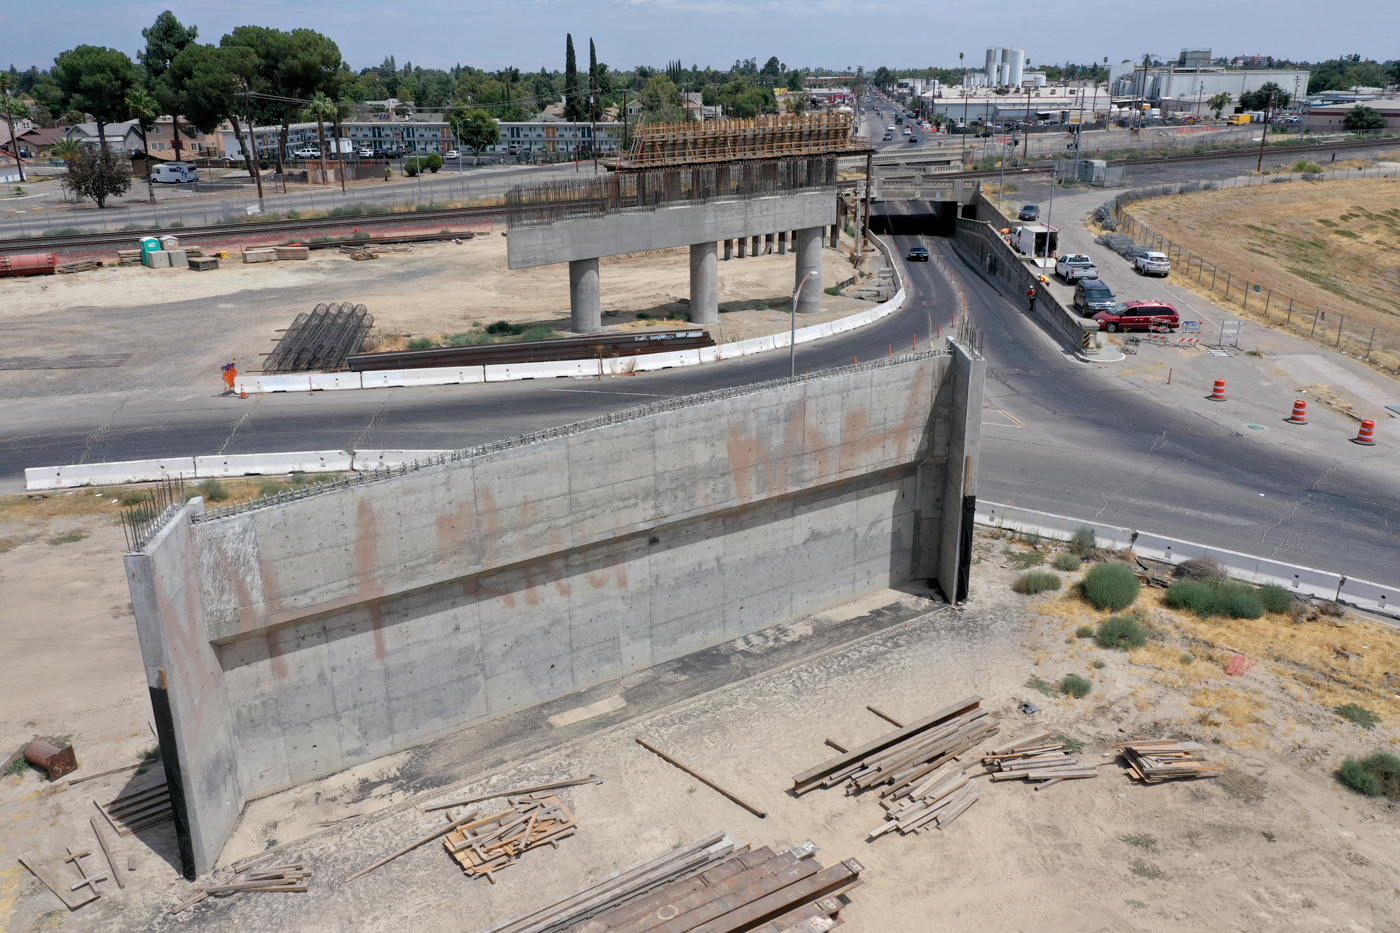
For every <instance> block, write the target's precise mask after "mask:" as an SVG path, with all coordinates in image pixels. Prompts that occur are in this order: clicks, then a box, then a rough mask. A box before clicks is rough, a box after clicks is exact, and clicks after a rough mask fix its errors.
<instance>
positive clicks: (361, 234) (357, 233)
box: [350, 230, 369, 240]
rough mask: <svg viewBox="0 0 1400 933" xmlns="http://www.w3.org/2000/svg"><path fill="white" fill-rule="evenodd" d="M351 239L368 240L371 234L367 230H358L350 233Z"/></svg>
mask: <svg viewBox="0 0 1400 933" xmlns="http://www.w3.org/2000/svg"><path fill="white" fill-rule="evenodd" d="M350 239H352V240H368V239H369V234H368V233H366V232H365V231H363V230H356V231H355V232H354V233H352V234H350Z"/></svg>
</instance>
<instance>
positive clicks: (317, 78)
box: [219, 26, 341, 166]
mask: <svg viewBox="0 0 1400 933" xmlns="http://www.w3.org/2000/svg"><path fill="white" fill-rule="evenodd" d="M219 45H220V46H222V47H225V48H233V47H240V46H241V47H244V48H248V49H251V50H252V51H253V54H254V55H255V56H256V59H257V63H258V84H259V86H258V87H257V88H254V90H255V91H257V92H261V93H265V94H267V95H269V96H271V97H275V98H281V99H280V100H273V101H266V100H264V101H262V102H261V104H260V105H259V106H256V107H254V108H253V118H254V119H255V120H262V121H266V122H276V123H277V124H279V125H280V127H281V131H280V133H279V134H278V147H277V161H278V165H279V166H280V165H281V161H282V154H283V153H284V152H286V150H287V136H288V132H289V127H290V126H291V123H292V120H293V119H295V117H296V116H297V114H298V113H299V112H300V109H301V107H300V106H299V102H300V101H304V100H309V99H310V98H312V97H313V96H315V94H316V92H317V91H324V92H325V93H326V94H327V95H331V96H337V95H338V94H339V90H340V89H339V84H340V80H341V78H340V75H341V57H340V47H339V46H337V45H336V44H335V43H334V42H332V41H331V40H330V39H328V38H326V37H325V36H323V35H321V34H320V33H319V32H316V31H315V30H313V29H293V30H292V31H291V32H282V31H281V30H278V29H269V28H267V27H264V26H239V27H237V28H236V29H234V30H232V31H231V32H230V33H229V34H228V35H226V36H224V37H223V38H222V39H220V40H219Z"/></svg>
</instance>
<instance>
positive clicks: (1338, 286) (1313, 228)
mask: <svg viewBox="0 0 1400 933" xmlns="http://www.w3.org/2000/svg"><path fill="white" fill-rule="evenodd" d="M1130 212H1131V214H1132V215H1133V216H1134V217H1135V218H1137V219H1138V220H1140V221H1141V222H1142V223H1144V224H1146V225H1147V226H1148V227H1150V228H1152V229H1153V230H1154V231H1156V232H1157V233H1160V234H1162V235H1163V236H1166V237H1168V238H1169V239H1171V240H1172V241H1173V243H1175V244H1177V245H1179V246H1181V247H1182V248H1183V249H1187V250H1190V251H1191V252H1193V253H1196V254H1197V255H1204V256H1205V257H1207V260H1208V262H1215V263H1217V264H1218V265H1219V266H1220V268H1221V270H1222V272H1221V274H1220V276H1219V283H1218V287H1219V288H1223V287H1224V271H1223V270H1229V271H1230V273H1231V275H1232V277H1233V280H1234V281H1235V282H1236V283H1238V282H1239V280H1240V279H1245V280H1247V281H1249V282H1251V283H1263V284H1264V287H1265V288H1266V289H1269V288H1272V289H1274V290H1275V292H1276V294H1275V295H1274V296H1273V298H1272V300H1271V302H1270V304H1271V311H1272V312H1273V313H1272V314H1271V322H1272V323H1274V324H1275V325H1277V324H1278V323H1280V313H1281V312H1283V313H1286V310H1287V304H1288V302H1289V300H1290V299H1291V300H1292V302H1293V305H1294V308H1295V313H1294V315H1293V323H1294V324H1295V325H1298V324H1299V323H1300V322H1301V325H1302V327H1303V331H1302V332H1303V333H1305V334H1306V333H1307V332H1308V327H1309V325H1310V324H1311V322H1312V318H1313V312H1314V310H1316V309H1318V308H1321V309H1323V310H1324V311H1326V312H1327V318H1326V319H1325V320H1324V321H1322V322H1319V327H1320V329H1321V331H1323V332H1327V331H1331V335H1330V336H1329V338H1328V339H1329V341H1330V340H1331V339H1332V338H1333V337H1335V335H1336V328H1337V323H1338V322H1337V315H1344V316H1345V318H1346V329H1347V330H1348V331H1351V332H1352V333H1353V334H1360V335H1362V338H1363V342H1362V348H1363V349H1364V338H1365V335H1366V334H1368V332H1369V331H1370V329H1371V328H1372V327H1376V328H1378V329H1379V331H1380V337H1379V338H1378V339H1379V340H1380V341H1381V342H1383V343H1386V344H1388V345H1389V347H1390V356H1392V357H1394V356H1396V354H1397V352H1400V319H1397V317H1396V310H1395V293H1396V291H1397V290H1400V181H1397V180H1396V179H1393V178H1372V179H1356V180H1352V181H1346V180H1342V181H1323V182H1308V181H1294V182H1291V183H1288V184H1278V185H1260V186H1258V187H1249V188H1231V189H1226V190H1223V191H1203V192H1198V193H1195V194H1184V195H1177V196H1175V197H1169V198H1154V199H1152V200H1148V201H1142V202H1140V203H1137V204H1134V205H1132V207H1131V209H1130ZM1209 278H1210V272H1209V270H1207V272H1206V281H1207V282H1208V281H1209ZM1280 295H1281V296H1283V297H1282V298H1280ZM1212 297H1213V298H1215V297H1217V296H1215V295H1212ZM1232 297H1233V298H1234V299H1235V304H1238V303H1239V300H1240V298H1241V297H1242V296H1241V291H1240V289H1239V288H1238V287H1237V288H1234V289H1233V296H1232ZM1263 303H1264V299H1263V298H1262V297H1261V296H1259V295H1251V310H1253V311H1254V312H1255V314H1256V316H1257V315H1258V313H1259V312H1261V311H1262V310H1263V307H1262V306H1263ZM1295 329H1296V328H1295ZM1389 362H1390V365H1389V367H1388V368H1390V369H1394V368H1395V367H1396V365H1400V357H1397V358H1396V359H1394V360H1390V361H1389Z"/></svg>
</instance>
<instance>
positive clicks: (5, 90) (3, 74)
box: [0, 71, 29, 182]
mask: <svg viewBox="0 0 1400 933" xmlns="http://www.w3.org/2000/svg"><path fill="white" fill-rule="evenodd" d="M13 81H14V76H13V75H11V74H10V73H9V72H8V71H0V117H4V118H5V125H6V126H8V127H9V128H10V148H11V149H13V150H14V156H15V166H16V167H18V168H19V180H20V181H21V182H22V181H24V162H23V161H22V160H21V159H20V157H19V140H18V139H16V138H15V117H20V118H24V117H27V116H29V108H28V107H25V106H24V105H23V104H21V103H20V102H19V101H18V100H16V99H15V98H13V97H11V96H10V84H11V83H12V82H13Z"/></svg>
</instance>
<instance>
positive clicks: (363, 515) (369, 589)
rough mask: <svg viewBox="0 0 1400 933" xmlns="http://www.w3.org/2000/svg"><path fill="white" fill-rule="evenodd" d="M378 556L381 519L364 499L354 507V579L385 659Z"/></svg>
mask: <svg viewBox="0 0 1400 933" xmlns="http://www.w3.org/2000/svg"><path fill="white" fill-rule="evenodd" d="M378 556H379V519H378V518H377V517H376V516H375V514H374V506H373V505H371V504H370V500H369V499H368V498H363V499H361V500H360V501H359V504H358V505H356V506H355V581H356V589H358V590H359V591H360V592H361V593H362V594H363V595H364V597H365V604H366V606H367V607H368V608H369V616H370V621H371V622H372V624H373V626H374V656H375V657H376V658H378V659H379V660H381V661H382V660H384V654H385V651H384V629H383V626H384V617H383V615H382V614H381V613H380V611H379V601H380V599H381V598H382V597H383V596H384V588H383V587H382V586H379V585H378V584H377V582H376V580H377V578H376V575H375V569H376V567H377V564H376V558H377V557H378Z"/></svg>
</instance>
